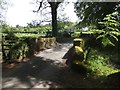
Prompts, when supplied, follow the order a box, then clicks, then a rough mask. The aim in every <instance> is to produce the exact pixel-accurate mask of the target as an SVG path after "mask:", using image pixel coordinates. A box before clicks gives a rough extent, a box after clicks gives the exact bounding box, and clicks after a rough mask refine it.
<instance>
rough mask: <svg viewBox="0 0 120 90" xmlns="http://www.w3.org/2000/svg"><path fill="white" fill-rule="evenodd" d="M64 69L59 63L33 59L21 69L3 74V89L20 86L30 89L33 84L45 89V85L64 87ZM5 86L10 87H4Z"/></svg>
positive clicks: (39, 58)
mask: <svg viewBox="0 0 120 90" xmlns="http://www.w3.org/2000/svg"><path fill="white" fill-rule="evenodd" d="M65 69H67V68H66V67H63V65H62V64H61V63H57V62H54V61H53V60H50V59H45V58H42V57H33V58H32V59H31V60H30V61H29V62H28V63H24V64H23V65H22V66H21V67H19V68H16V69H14V70H13V71H10V72H8V73H4V74H3V76H2V78H3V88H4V87H7V88H15V87H17V86H18V87H20V86H19V85H20V84H24V85H25V86H26V87H29V88H32V87H35V84H41V83H42V84H43V85H42V86H40V87H45V85H49V86H50V87H52V88H55V87H64V83H63V82H64V81H63V80H64V79H63V78H64V76H65V75H64V74H65V73H64V72H65V71H64V70H65ZM16 79H17V80H16ZM39 81H40V82H39ZM8 82H9V83H8ZM6 84H11V85H8V86H6ZM17 84H18V85H17ZM24 85H23V86H24ZM37 86H39V85H37ZM37 86H36V87H37Z"/></svg>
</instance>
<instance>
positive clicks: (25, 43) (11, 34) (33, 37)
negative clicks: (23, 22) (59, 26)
mask: <svg viewBox="0 0 120 90" xmlns="http://www.w3.org/2000/svg"><path fill="white" fill-rule="evenodd" d="M1 27H2V28H1V29H2V37H3V40H2V45H3V47H4V48H2V52H3V59H4V61H5V62H8V63H11V62H14V61H16V60H18V61H19V60H23V59H24V58H25V57H27V56H31V55H33V54H34V53H35V52H37V51H39V50H41V49H42V48H43V47H44V48H48V47H50V45H51V46H52V44H53V42H54V41H55V40H53V39H52V40H51V39H45V40H44V41H43V42H42V39H40V40H38V38H41V37H45V36H46V33H47V32H48V30H49V29H50V26H49V25H48V26H47V25H45V26H41V27H31V28H30V27H10V26H8V25H2V26H1ZM48 43H49V44H48ZM42 45H43V46H42ZM20 62H21V61H20Z"/></svg>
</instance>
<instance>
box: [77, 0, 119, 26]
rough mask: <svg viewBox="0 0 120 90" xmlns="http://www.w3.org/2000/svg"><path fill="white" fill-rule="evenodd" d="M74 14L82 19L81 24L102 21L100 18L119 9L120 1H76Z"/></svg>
mask: <svg viewBox="0 0 120 90" xmlns="http://www.w3.org/2000/svg"><path fill="white" fill-rule="evenodd" d="M75 9H76V11H75V12H76V14H77V16H78V17H79V18H80V20H82V21H81V22H80V25H81V26H84V27H85V26H89V25H91V24H92V25H93V24H96V25H98V23H97V22H100V21H102V19H103V18H104V17H105V16H106V15H107V14H110V13H112V12H114V11H118V12H119V9H120V2H79V0H78V2H76V3H75Z"/></svg>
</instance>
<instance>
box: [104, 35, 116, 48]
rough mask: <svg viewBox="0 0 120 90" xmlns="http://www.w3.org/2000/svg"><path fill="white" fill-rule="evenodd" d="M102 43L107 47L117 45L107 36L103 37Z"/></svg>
mask: <svg viewBox="0 0 120 90" xmlns="http://www.w3.org/2000/svg"><path fill="white" fill-rule="evenodd" d="M102 44H103V46H104V47H106V46H107V45H112V46H115V44H114V43H112V42H111V41H110V39H108V38H107V37H104V38H103V39H102Z"/></svg>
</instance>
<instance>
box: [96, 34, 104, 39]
mask: <svg viewBox="0 0 120 90" xmlns="http://www.w3.org/2000/svg"><path fill="white" fill-rule="evenodd" d="M105 36H106V35H105V34H103V35H99V36H98V37H97V38H96V39H99V38H103V37H105Z"/></svg>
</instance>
